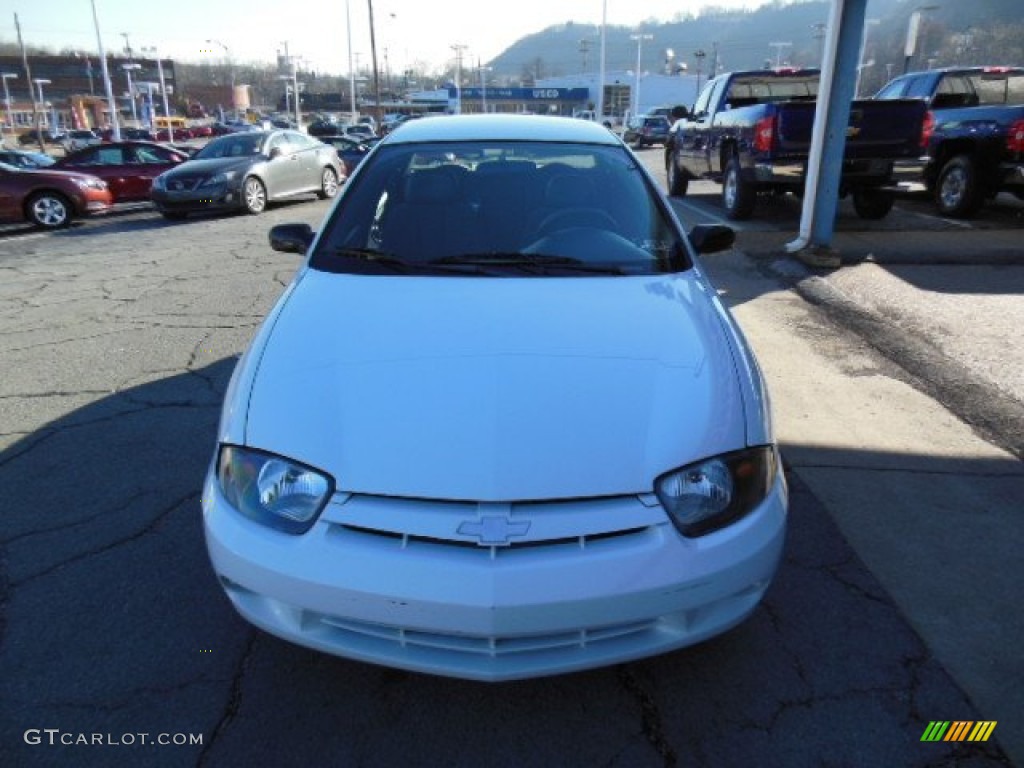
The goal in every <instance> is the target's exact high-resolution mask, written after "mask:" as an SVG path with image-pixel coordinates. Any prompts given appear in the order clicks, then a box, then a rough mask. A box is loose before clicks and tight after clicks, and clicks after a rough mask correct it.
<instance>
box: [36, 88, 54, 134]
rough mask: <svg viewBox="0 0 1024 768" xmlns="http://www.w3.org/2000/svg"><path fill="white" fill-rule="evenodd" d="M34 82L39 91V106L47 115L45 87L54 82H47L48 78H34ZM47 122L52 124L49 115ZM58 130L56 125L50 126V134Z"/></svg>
mask: <svg viewBox="0 0 1024 768" xmlns="http://www.w3.org/2000/svg"><path fill="white" fill-rule="evenodd" d="M32 82H33V83H35V84H36V87H37V88H38V89H39V106H40V107H41V108H42V110H43V114H44V115H46V99H44V98H43V86H44V85H49V84H50V83H51V82H53V81H52V80H47V79H46V78H43V77H34V78H32ZM46 121H47V122H48V123H52V120H50V116H49V115H47V117H46ZM56 130H57V126H55V125H51V126H50V132H51V133H52V132H54V131H56Z"/></svg>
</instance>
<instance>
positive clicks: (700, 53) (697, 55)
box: [693, 48, 710, 95]
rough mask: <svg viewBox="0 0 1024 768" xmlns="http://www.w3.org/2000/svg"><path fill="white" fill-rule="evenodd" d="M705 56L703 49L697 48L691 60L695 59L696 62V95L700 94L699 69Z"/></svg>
mask: <svg viewBox="0 0 1024 768" xmlns="http://www.w3.org/2000/svg"><path fill="white" fill-rule="evenodd" d="M705 56H707V53H705V52H704V49H703V48H698V49H697V50H696V51H694V52H693V58H695V59H696V60H697V94H698V95H699V94H700V72H701V67H702V66H703V64H704V57H705ZM709 77H710V75H709Z"/></svg>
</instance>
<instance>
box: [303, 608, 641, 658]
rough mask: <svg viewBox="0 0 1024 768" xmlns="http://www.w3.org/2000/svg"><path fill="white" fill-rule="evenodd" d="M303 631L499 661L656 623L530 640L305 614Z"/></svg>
mask: <svg viewBox="0 0 1024 768" xmlns="http://www.w3.org/2000/svg"><path fill="white" fill-rule="evenodd" d="M303 619H304V625H305V626H304V629H306V630H307V631H308V630H315V628H319V629H320V631H324V632H327V633H329V634H332V635H335V638H334V639H335V640H340V639H342V637H339V636H348V637H349V638H350V639H358V638H367V639H373V640H378V641H390V642H392V643H395V644H398V645H400V646H402V647H404V648H419V649H431V650H439V651H454V652H457V653H462V654H471V655H478V656H484V657H492V658H494V657H500V656H508V655H511V654H517V653H524V654H525V653H537V652H542V651H555V650H561V649H566V650H570V649H571V650H581V649H585V648H588V647H592V646H595V645H599V644H601V643H609V642H614V641H616V640H621V639H623V638H627V637H630V636H634V635H641V634H643V633H645V632H650V631H651V630H653V629H654V628H655V625H656V624H657V619H645V620H642V621H632V622H627V623H623V624H615V625H612V626H606V627H593V628H587V629H578V630H571V631H566V632H554V633H548V634H540V635H528V636H525V637H524V636H508V637H502V636H500V635H499V636H474V635H456V634H452V633H442V632H424V631H422V630H416V629H407V628H404V627H396V626H389V625H385V624H373V623H370V622H365V621H354V620H352V619H346V618H341V617H338V616H327V615H324V614H318V613H313V612H306V613H305V615H304V616H303Z"/></svg>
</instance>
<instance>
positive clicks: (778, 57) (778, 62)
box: [768, 43, 793, 67]
mask: <svg viewBox="0 0 1024 768" xmlns="http://www.w3.org/2000/svg"><path fill="white" fill-rule="evenodd" d="M768 45H770V46H771V47H772V48H774V49H775V66H776V67H781V66H782V49H783V48H790V47H792V45H793V44H792V43H768Z"/></svg>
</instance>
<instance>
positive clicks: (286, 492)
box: [217, 445, 334, 534]
mask: <svg viewBox="0 0 1024 768" xmlns="http://www.w3.org/2000/svg"><path fill="white" fill-rule="evenodd" d="M217 482H218V483H219V485H220V489H221V492H222V493H223V494H224V497H225V498H226V499H227V500H228V502H229V503H230V504H231V506H233V507H234V508H235V509H237V510H238V511H239V512H241V513H242V514H243V515H245V516H246V517H248V518H250V519H252V520H255V521H256V522H258V523H262V524H263V525H267V526H270V527H271V528H275V529H277V530H279V531H283V532H285V533H293V534H300V533H305V532H306V531H308V530H309V529H310V528H311V527H312V526H313V523H314V522H316V518H317V516H318V515H319V514H320V512H321V511H323V508H324V507H325V506H326V505H327V501H328V499H330V498H331V495H332V494H333V493H334V479H333V478H332V477H331V476H330V475H327V474H324V473H322V472H318V471H317V470H315V469H313V468H312V467H307V466H305V465H303V464H299V463H298V462H295V461H291V460H290V459H285V458H283V457H281V456H275V455H274V454H271V453H264V452H262V451H255V450H252V449H251V448H241V447H239V446H235V445H223V446H221V449H220V455H219V456H218V457H217Z"/></svg>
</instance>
